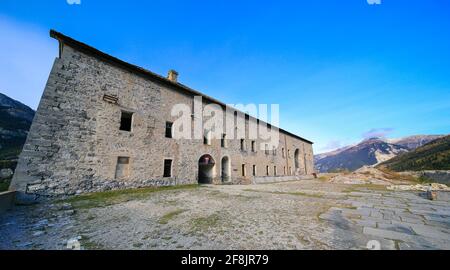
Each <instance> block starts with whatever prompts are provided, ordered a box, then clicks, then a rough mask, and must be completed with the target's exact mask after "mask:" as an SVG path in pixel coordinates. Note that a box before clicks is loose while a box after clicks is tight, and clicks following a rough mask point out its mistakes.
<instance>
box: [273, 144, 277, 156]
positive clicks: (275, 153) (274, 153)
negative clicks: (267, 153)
mask: <svg viewBox="0 0 450 270" xmlns="http://www.w3.org/2000/svg"><path fill="white" fill-rule="evenodd" d="M272 154H273V155H274V156H276V155H277V148H276V147H275V146H272Z"/></svg>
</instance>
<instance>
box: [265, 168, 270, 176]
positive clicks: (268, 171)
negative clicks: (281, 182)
mask: <svg viewBox="0 0 450 270" xmlns="http://www.w3.org/2000/svg"><path fill="white" fill-rule="evenodd" d="M269 174H270V169H269V166H266V175H267V176H269Z"/></svg>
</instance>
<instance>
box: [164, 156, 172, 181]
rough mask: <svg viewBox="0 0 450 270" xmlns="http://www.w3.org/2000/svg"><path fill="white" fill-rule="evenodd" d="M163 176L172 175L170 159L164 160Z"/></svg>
mask: <svg viewBox="0 0 450 270" xmlns="http://www.w3.org/2000/svg"><path fill="white" fill-rule="evenodd" d="M164 177H172V160H171V159H165V160H164Z"/></svg>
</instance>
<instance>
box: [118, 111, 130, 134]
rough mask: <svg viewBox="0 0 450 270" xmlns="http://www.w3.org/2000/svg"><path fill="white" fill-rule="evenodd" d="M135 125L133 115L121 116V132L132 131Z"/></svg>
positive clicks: (125, 114)
mask: <svg viewBox="0 0 450 270" xmlns="http://www.w3.org/2000/svg"><path fill="white" fill-rule="evenodd" d="M132 123H133V113H130V112H124V111H122V114H121V116H120V130H123V131H131V125H132Z"/></svg>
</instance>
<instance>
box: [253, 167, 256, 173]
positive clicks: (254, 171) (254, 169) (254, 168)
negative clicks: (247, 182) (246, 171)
mask: <svg viewBox="0 0 450 270" xmlns="http://www.w3.org/2000/svg"><path fill="white" fill-rule="evenodd" d="M253 176H256V165H253Z"/></svg>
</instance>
